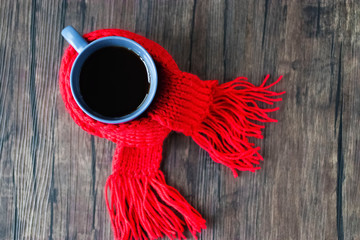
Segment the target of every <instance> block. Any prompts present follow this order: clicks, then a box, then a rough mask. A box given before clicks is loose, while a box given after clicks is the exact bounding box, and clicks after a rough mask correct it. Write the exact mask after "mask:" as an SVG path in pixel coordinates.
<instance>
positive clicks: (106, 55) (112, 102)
mask: <svg viewBox="0 0 360 240" xmlns="http://www.w3.org/2000/svg"><path fill="white" fill-rule="evenodd" d="M149 86H150V84H149V82H148V74H147V70H146V67H145V64H144V62H143V61H142V60H141V58H140V57H139V56H138V55H137V54H135V53H134V52H132V51H130V50H128V49H126V48H122V47H105V48H102V49H99V50H97V51H96V52H94V53H93V54H92V55H90V56H89V57H88V59H86V61H85V62H84V64H83V66H82V69H81V72H80V93H81V95H82V97H83V100H84V101H85V103H86V104H87V105H88V106H89V107H90V108H91V109H92V110H93V111H95V112H97V113H99V114H100V115H102V116H104V117H121V116H125V115H127V114H129V113H132V112H134V111H135V110H136V109H137V108H138V107H139V105H140V104H141V103H142V101H143V100H144V98H145V96H146V94H147V93H148V92H149Z"/></svg>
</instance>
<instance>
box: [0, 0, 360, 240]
mask: <svg viewBox="0 0 360 240" xmlns="http://www.w3.org/2000/svg"><path fill="white" fill-rule="evenodd" d="M359 9H360V6H359V4H358V3H356V2H355V1H345V2H343V1H334V2H328V1H318V2H314V1H305V2H304V1H303V2H300V1H295V0H291V1H268V0H263V1H246V0H240V1H235V0H223V1H215V0H213V1H210V2H209V1H207V2H205V1H196V0H185V1H165V0H161V1H145V0H136V1H114V0H109V1H103V2H99V1H95V0H88V1H84V0H78V1H66V0H50V1H39V0H33V1H1V0H0V29H1V31H0V63H1V64H0V126H1V127H0V159H1V160H0V189H1V191H0V215H1V216H6V217H2V218H0V239H24V238H25V239H111V238H112V232H111V227H110V222H109V219H108V216H107V211H106V207H105V204H104V196H103V186H104V183H105V181H106V179H107V177H108V175H109V174H110V173H111V158H112V153H113V150H114V144H113V143H110V142H109V141H107V140H105V139H98V138H96V137H91V136H89V135H88V134H86V133H85V132H84V131H82V130H81V129H80V128H79V127H78V126H76V124H75V123H73V121H72V120H71V118H70V116H69V114H67V112H66V110H65V108H64V105H63V103H62V100H61V97H60V94H59V90H58V68H59V65H60V59H61V55H62V53H63V49H64V48H65V47H66V46H67V43H65V42H64V40H62V39H61V37H60V31H61V29H62V28H63V27H64V26H66V25H70V24H71V25H73V26H74V27H76V28H77V29H78V30H79V31H81V32H88V31H92V30H95V29H100V28H123V29H127V30H130V31H134V32H136V33H139V34H142V35H144V36H146V37H148V38H150V39H152V40H154V41H156V42H158V43H159V44H161V45H162V46H164V47H165V48H166V49H167V50H168V51H169V52H170V54H171V55H172V56H173V57H174V59H175V60H176V62H177V63H178V65H179V67H180V69H182V70H184V71H190V72H192V73H195V74H198V75H199V76H200V77H201V78H202V79H218V80H220V82H226V81H230V80H232V79H234V78H235V77H237V76H240V75H244V76H247V77H249V81H251V82H252V83H256V84H259V83H260V82H261V81H262V80H263V77H264V75H265V74H267V73H271V74H272V76H273V78H276V77H278V76H279V75H280V74H283V75H284V80H283V81H282V82H281V83H279V84H278V85H277V86H275V87H274V89H277V90H279V91H280V90H286V91H287V94H286V96H284V101H283V102H282V103H280V104H277V106H280V107H281V110H280V111H279V112H277V113H274V114H273V116H274V117H276V118H277V119H279V123H277V124H267V125H266V129H265V132H264V134H265V136H266V138H265V139H264V140H261V141H260V140H254V142H255V143H256V144H258V145H260V146H261V147H262V151H261V152H262V155H263V156H264V158H265V161H264V162H263V163H262V164H261V166H262V170H260V171H258V172H257V173H255V174H252V173H242V174H241V175H240V177H239V178H237V179H234V178H233V177H232V174H231V172H230V171H229V170H228V169H227V168H225V167H223V166H220V165H219V164H216V163H214V162H213V161H212V160H211V159H210V158H209V156H208V154H207V153H206V152H204V151H203V150H201V149H200V148H199V147H198V146H197V145H196V144H195V143H194V142H193V141H192V140H191V139H190V138H188V137H185V136H183V135H180V134H177V133H173V134H171V135H170V137H169V138H168V139H167V140H166V141H165V148H164V160H163V164H162V166H161V168H162V170H163V171H164V173H165V175H166V180H167V182H168V184H169V185H171V186H174V187H176V188H177V189H178V190H179V191H180V192H181V193H182V194H183V196H184V197H185V198H186V199H187V200H188V201H189V202H190V203H191V204H192V205H193V206H194V207H195V208H197V209H198V210H199V211H200V212H201V214H202V215H203V216H204V217H205V218H206V220H207V227H208V228H207V230H205V231H203V232H202V234H201V235H200V239H360V228H359V226H360V204H359V201H358V199H359V197H360V196H359V192H360V191H359V190H360V187H359V185H358V182H359V180H360V179H359V174H357V173H358V171H359V170H360V164H359V129H358V127H357V126H358V125H359V119H360V116H359V112H360V111H359V107H358V105H359V104H358V103H359V101H360V99H359V91H358V89H359V81H358V79H359V56H358V52H359V43H358V41H357V39H358V37H359V29H358V27H357V26H358V25H359V19H358V17H357V13H358V11H359ZM186 235H187V236H189V238H190V239H192V238H191V236H190V235H189V233H188V232H187V233H186Z"/></svg>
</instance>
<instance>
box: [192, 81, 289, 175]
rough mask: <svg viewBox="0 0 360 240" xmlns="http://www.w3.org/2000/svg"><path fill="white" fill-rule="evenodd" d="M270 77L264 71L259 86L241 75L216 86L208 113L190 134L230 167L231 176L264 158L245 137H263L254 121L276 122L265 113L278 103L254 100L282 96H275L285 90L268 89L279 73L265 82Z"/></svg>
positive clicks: (277, 100) (256, 165) (262, 126)
mask: <svg viewBox="0 0 360 240" xmlns="http://www.w3.org/2000/svg"><path fill="white" fill-rule="evenodd" d="M269 77H270V75H267V76H266V78H265V80H264V81H263V83H262V84H261V85H260V86H258V87H257V86H254V85H253V84H251V83H249V82H247V81H246V80H247V79H246V78H243V77H240V78H237V79H235V80H233V81H231V82H228V83H224V84H221V85H219V86H218V87H216V89H215V92H214V102H213V104H212V105H211V106H210V113H209V114H208V116H207V117H206V119H205V120H204V121H203V122H202V124H201V126H200V127H199V128H198V129H197V131H196V132H195V133H194V134H193V139H194V141H195V142H196V143H197V144H199V145H200V146H201V147H202V148H203V149H205V150H206V151H207V152H208V153H209V154H210V157H211V158H212V159H213V160H214V161H215V162H218V163H222V164H224V165H225V166H227V167H229V168H230V169H231V170H232V171H233V174H234V177H237V176H238V173H237V171H251V172H254V171H256V170H258V169H260V167H259V166H258V165H259V163H260V161H261V160H263V158H262V156H261V155H260V154H259V150H260V147H255V144H254V143H250V142H249V140H248V138H249V137H255V138H260V139H262V138H263V135H262V132H261V130H262V129H263V128H264V127H265V126H264V125H262V124H257V123H254V121H258V122H261V123H265V122H277V120H275V119H272V118H270V117H269V116H268V113H269V112H274V111H277V110H278V109H279V108H278V107H276V108H272V109H263V108H261V107H259V106H258V104H257V102H263V103H266V104H269V105H272V104H273V103H274V102H279V101H281V100H282V99H281V98H274V97H276V96H279V95H282V94H284V93H285V92H280V93H276V92H273V91H270V90H268V89H269V88H270V87H272V86H274V85H275V84H276V83H278V82H279V81H280V80H281V78H282V76H280V77H279V78H278V79H277V80H276V81H275V82H273V83H271V84H270V85H268V86H265V84H266V82H267V80H268V79H269Z"/></svg>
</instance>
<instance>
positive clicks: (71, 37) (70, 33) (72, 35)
mask: <svg viewBox="0 0 360 240" xmlns="http://www.w3.org/2000/svg"><path fill="white" fill-rule="evenodd" d="M61 35H62V36H63V37H64V38H65V40H66V41H67V42H68V43H69V44H70V45H71V46H72V47H73V48H74V49H75V50H76V51H77V52H78V53H81V52H82V51H83V50H84V49H85V47H86V46H87V45H88V42H87V41H86V40H85V39H84V38H83V37H82V36H81V35H80V34H79V33H78V32H77V31H76V30H75V28H73V27H72V26H67V27H66V28H64V29H63V30H62V31H61Z"/></svg>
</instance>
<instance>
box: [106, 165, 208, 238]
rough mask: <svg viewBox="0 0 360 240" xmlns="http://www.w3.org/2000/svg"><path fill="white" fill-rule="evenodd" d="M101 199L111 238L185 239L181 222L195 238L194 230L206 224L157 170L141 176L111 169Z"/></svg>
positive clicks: (198, 230) (198, 229)
mask: <svg viewBox="0 0 360 240" xmlns="http://www.w3.org/2000/svg"><path fill="white" fill-rule="evenodd" d="M108 189H109V190H110V195H111V197H110V202H109V199H108V197H107V196H108ZM105 199H106V205H107V208H108V211H109V215H110V218H111V222H112V227H113V230H114V236H115V239H121V240H125V239H126V240H127V239H157V238H160V237H163V236H164V235H166V236H167V237H169V238H170V239H175V238H177V239H185V236H184V235H183V232H184V227H183V226H184V225H185V224H186V225H187V226H188V228H189V230H190V232H191V234H192V235H193V236H194V238H195V239H197V236H196V233H197V232H200V231H201V229H205V228H206V226H205V220H204V219H203V218H202V217H201V215H200V214H199V213H198V212H197V211H196V210H195V209H194V208H193V207H192V206H191V205H190V204H189V203H188V202H187V201H186V200H185V199H184V197H182V196H181V195H180V193H179V192H178V191H177V190H176V189H175V188H173V187H171V186H168V185H167V184H166V183H165V178H164V175H163V173H162V172H161V171H159V170H157V171H156V172H155V173H153V174H151V175H145V176H127V175H122V174H119V173H116V172H115V173H113V174H112V175H111V176H110V177H109V178H108V180H107V182H106V185H105ZM174 210H175V211H174ZM179 215H181V216H182V219H180V217H179Z"/></svg>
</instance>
